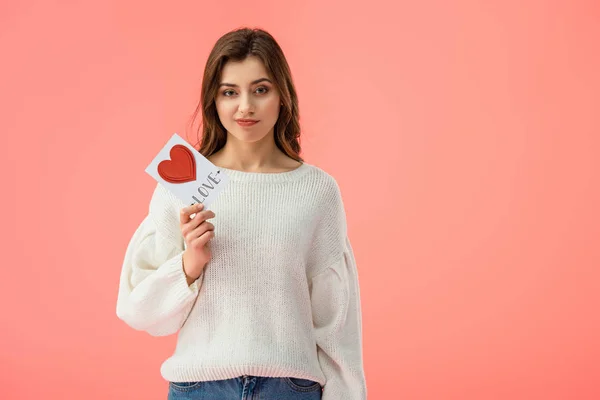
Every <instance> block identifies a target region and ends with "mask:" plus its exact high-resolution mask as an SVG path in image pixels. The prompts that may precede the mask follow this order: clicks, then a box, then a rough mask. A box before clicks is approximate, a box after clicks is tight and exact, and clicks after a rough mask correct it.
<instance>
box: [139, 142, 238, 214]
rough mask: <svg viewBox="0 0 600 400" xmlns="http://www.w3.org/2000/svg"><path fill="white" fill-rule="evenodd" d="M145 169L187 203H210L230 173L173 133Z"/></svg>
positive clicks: (207, 204)
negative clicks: (220, 168) (226, 172)
mask: <svg viewBox="0 0 600 400" xmlns="http://www.w3.org/2000/svg"><path fill="white" fill-rule="evenodd" d="M146 172H147V173H148V174H149V175H150V176H152V177H153V178H154V179H156V180H157V181H158V182H159V183H160V184H161V185H163V186H164V187H165V188H166V189H168V190H170V191H171V192H172V193H173V194H174V195H175V196H176V197H178V198H179V199H181V201H183V202H184V203H185V204H186V205H192V204H195V203H202V204H204V209H205V210H207V209H208V208H209V206H210V204H211V203H212V202H213V201H214V200H215V199H216V198H217V196H218V195H219V193H221V191H222V190H223V188H224V187H225V186H226V185H227V183H228V182H229V177H228V176H227V175H226V174H225V173H224V172H223V171H221V170H219V167H217V166H216V165H214V164H213V163H211V162H210V161H209V160H208V159H207V158H206V157H204V156H203V155H202V154H200V152H198V151H197V150H196V149H194V148H193V147H192V146H191V145H190V144H188V143H187V142H186V141H185V140H184V139H183V138H182V137H180V136H179V135H178V134H177V133H175V134H174V135H173V136H172V137H171V139H169V141H168V142H167V144H166V145H165V146H164V147H163V148H162V149H161V150H160V151H159V152H158V155H157V156H156V157H155V158H154V160H152V162H151V163H150V165H148V167H147V168H146Z"/></svg>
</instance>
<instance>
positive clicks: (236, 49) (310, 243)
mask: <svg viewBox="0 0 600 400" xmlns="http://www.w3.org/2000/svg"><path fill="white" fill-rule="evenodd" d="M200 111H201V113H202V125H203V128H202V143H201V146H200V148H199V152H200V153H201V154H202V155H204V156H205V157H207V158H208V159H209V160H210V161H211V162H212V163H213V164H215V165H216V166H218V167H219V168H220V170H221V171H223V172H224V173H226V174H227V175H228V176H229V179H230V181H229V183H228V184H227V186H226V187H225V188H224V190H223V192H221V194H220V195H219V196H218V197H217V198H216V200H215V201H214V202H213V203H212V204H211V210H203V208H202V206H201V205H200V206H199V205H192V206H187V205H186V204H183V203H182V202H181V201H180V200H178V199H177V198H176V197H174V196H173V195H172V194H171V193H170V192H169V191H167V190H166V189H165V188H164V187H163V186H161V185H160V184H158V185H157V186H156V188H155V190H154V193H153V195H152V198H151V200H150V206H149V212H148V215H147V216H146V217H145V219H144V220H143V221H142V223H141V224H140V226H139V227H138V228H137V230H136V232H135V233H134V235H133V237H132V239H131V241H130V243H129V245H128V247H127V250H126V254H125V260H124V263H123V268H122V272H121V278H120V286H119V294H118V299H117V315H118V317H119V318H121V319H122V320H124V321H125V322H126V323H127V324H128V325H130V326H131V327H133V328H135V329H137V330H144V331H146V332H148V333H149V334H151V335H153V336H164V335H170V334H174V333H178V336H177V345H176V348H175V351H174V353H173V355H172V356H171V357H169V358H168V359H167V360H166V361H164V363H163V364H162V366H161V374H162V376H163V377H164V378H165V379H166V380H167V381H169V394H168V398H169V399H171V400H175V399H215V400H216V399H219V400H227V399H231V400H234V399H236V400H237V399H251V398H252V399H254V398H260V399H267V400H268V399H273V400H281V399H286V400H288V399H289V400H294V399H306V400H309V399H321V398H322V399H325V400H353V399H356V400H362V399H365V398H366V382H365V375H364V370H363V355H362V321H361V306H360V294H359V284H358V275H357V268H356V264H355V259H354V254H353V252H352V247H351V245H350V242H349V239H348V235H347V227H346V214H345V210H344V204H343V202H342V197H341V194H340V190H339V187H338V185H337V182H336V180H335V179H334V178H333V177H332V176H331V175H329V174H327V173H326V172H325V171H323V170H322V169H320V168H318V167H316V166H314V165H310V164H307V163H305V162H304V161H303V160H302V158H301V157H300V156H299V153H300V144H299V142H298V139H299V136H300V126H299V123H298V99H297V96H296V90H295V88H294V84H293V82H292V77H291V73H290V70H289V67H288V64H287V61H286V59H285V57H284V55H283V52H282V50H281V48H280V47H279V45H278V44H277V42H276V41H275V40H274V39H273V37H272V36H271V35H270V34H268V33H267V32H265V31H263V30H260V29H254V30H251V29H240V30H236V31H233V32H230V33H228V34H226V35H224V36H223V37H221V38H220V39H219V40H218V41H217V43H216V45H215V47H214V48H213V50H212V51H211V53H210V56H209V58H208V61H207V63H206V68H205V72H204V77H203V82H202V94H201V100H200V104H199V106H198V108H197V109H196V112H195V113H194V116H196V115H198V113H199V112H200ZM192 214H193V215H194V216H193V217H191V215H192ZM209 220H210V221H209Z"/></svg>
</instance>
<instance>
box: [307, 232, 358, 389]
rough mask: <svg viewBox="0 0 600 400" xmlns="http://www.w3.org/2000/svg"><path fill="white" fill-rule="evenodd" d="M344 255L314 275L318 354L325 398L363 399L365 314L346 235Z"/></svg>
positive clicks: (312, 289)
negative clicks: (362, 312)
mask: <svg viewBox="0 0 600 400" xmlns="http://www.w3.org/2000/svg"><path fill="white" fill-rule="evenodd" d="M345 242H346V245H345V250H344V252H343V254H342V256H341V258H340V259H339V260H338V261H336V262H335V263H333V264H332V265H330V266H329V268H325V269H324V270H323V271H321V272H319V273H318V274H317V275H315V276H314V277H312V278H311V281H310V286H311V307H312V312H313V327H314V333H315V337H316V342H317V355H318V359H319V364H320V366H321V370H322V371H323V373H324V375H325V377H326V378H327V382H326V384H325V386H324V389H323V400H339V399H344V400H364V399H366V398H367V387H366V380H365V375H364V368H363V357H362V316H361V305H360V289H359V283H358V273H357V269H356V263H355V259H354V254H353V251H352V247H351V245H350V241H349V239H348V237H346V241H345Z"/></svg>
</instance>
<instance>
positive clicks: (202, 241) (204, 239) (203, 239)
mask: <svg viewBox="0 0 600 400" xmlns="http://www.w3.org/2000/svg"><path fill="white" fill-rule="evenodd" d="M214 236H215V231H206V232H205V233H204V234H202V235H201V236H200V237H198V238H196V239H193V240H192V241H191V245H192V246H193V247H196V248H202V247H204V246H205V245H206V243H208V241H209V240H210V239H212V238H213V237H214Z"/></svg>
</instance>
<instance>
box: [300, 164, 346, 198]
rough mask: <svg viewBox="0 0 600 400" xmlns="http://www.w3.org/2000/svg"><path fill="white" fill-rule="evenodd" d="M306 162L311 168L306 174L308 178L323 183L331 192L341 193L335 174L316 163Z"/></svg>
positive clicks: (327, 190) (324, 187) (326, 189)
mask: <svg viewBox="0 0 600 400" xmlns="http://www.w3.org/2000/svg"><path fill="white" fill-rule="evenodd" d="M305 164H306V166H307V167H308V169H310V171H309V173H308V174H306V175H307V178H308V179H310V180H311V181H312V182H314V183H318V184H319V185H321V186H322V187H323V189H325V191H326V192H328V193H330V194H339V191H340V186H339V185H338V182H337V180H336V178H335V177H334V176H333V174H331V173H330V172H328V171H327V170H325V169H323V168H322V167H319V166H317V165H315V164H308V163H305Z"/></svg>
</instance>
